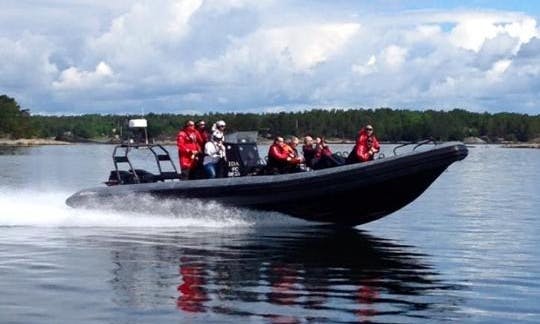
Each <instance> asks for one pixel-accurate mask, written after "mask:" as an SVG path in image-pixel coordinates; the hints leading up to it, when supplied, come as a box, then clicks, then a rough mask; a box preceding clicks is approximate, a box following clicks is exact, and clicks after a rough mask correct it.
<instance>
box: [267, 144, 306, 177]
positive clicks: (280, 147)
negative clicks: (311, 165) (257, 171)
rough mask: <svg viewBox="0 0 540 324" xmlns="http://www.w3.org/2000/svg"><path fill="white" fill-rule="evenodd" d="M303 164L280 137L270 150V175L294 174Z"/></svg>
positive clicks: (268, 164)
mask: <svg viewBox="0 0 540 324" xmlns="http://www.w3.org/2000/svg"><path fill="white" fill-rule="evenodd" d="M301 162H302V160H301V158H296V157H294V153H293V150H292V148H291V147H290V146H289V145H287V144H285V140H284V139H283V137H281V136H278V137H276V139H275V140H274V143H273V144H272V145H271V146H270V149H269V150H268V163H267V168H268V170H269V172H270V173H290V172H294V171H295V169H296V168H297V166H298V165H299V164H300V163H301Z"/></svg>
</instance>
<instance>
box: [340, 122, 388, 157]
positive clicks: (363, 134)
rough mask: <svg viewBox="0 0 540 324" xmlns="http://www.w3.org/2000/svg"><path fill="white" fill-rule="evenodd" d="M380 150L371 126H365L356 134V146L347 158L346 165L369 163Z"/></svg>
mask: <svg viewBox="0 0 540 324" xmlns="http://www.w3.org/2000/svg"><path fill="white" fill-rule="evenodd" d="M380 149H381V146H380V144H379V141H378V140H377V137H375V135H374V134H373V126H371V125H366V126H365V127H363V128H362V129H361V130H360V131H359V132H358V136H357V138H356V144H355V145H354V147H353V150H352V151H351V153H350V154H349V156H348V157H347V163H357V162H366V161H371V160H373V159H374V157H375V154H376V153H378V152H379V151H380Z"/></svg>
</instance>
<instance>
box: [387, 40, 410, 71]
mask: <svg viewBox="0 0 540 324" xmlns="http://www.w3.org/2000/svg"><path fill="white" fill-rule="evenodd" d="M407 52H408V50H407V49H406V48H403V47H400V46H397V45H390V46H388V47H386V48H385V49H384V50H383V51H382V53H381V57H382V59H383V61H384V62H385V63H386V64H387V65H388V66H389V67H390V68H398V67H400V66H401V65H402V64H403V63H404V62H405V59H406V57H407Z"/></svg>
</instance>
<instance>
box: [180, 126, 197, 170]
mask: <svg viewBox="0 0 540 324" xmlns="http://www.w3.org/2000/svg"><path fill="white" fill-rule="evenodd" d="M176 146H177V147H178V159H179V160H180V170H181V177H182V179H192V178H193V174H192V173H193V171H194V170H195V169H196V168H197V162H198V158H199V153H200V151H201V149H200V146H199V144H198V143H197V130H196V129H195V122H193V120H188V121H187V122H186V124H185V125H184V128H183V129H182V130H180V131H179V132H178V135H177V136H176Z"/></svg>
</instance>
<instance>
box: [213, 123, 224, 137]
mask: <svg viewBox="0 0 540 324" xmlns="http://www.w3.org/2000/svg"><path fill="white" fill-rule="evenodd" d="M225 126H226V124H225V121H223V120H218V121H217V122H215V123H214V125H212V134H214V133H216V132H219V133H221V135H223V138H225Z"/></svg>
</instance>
